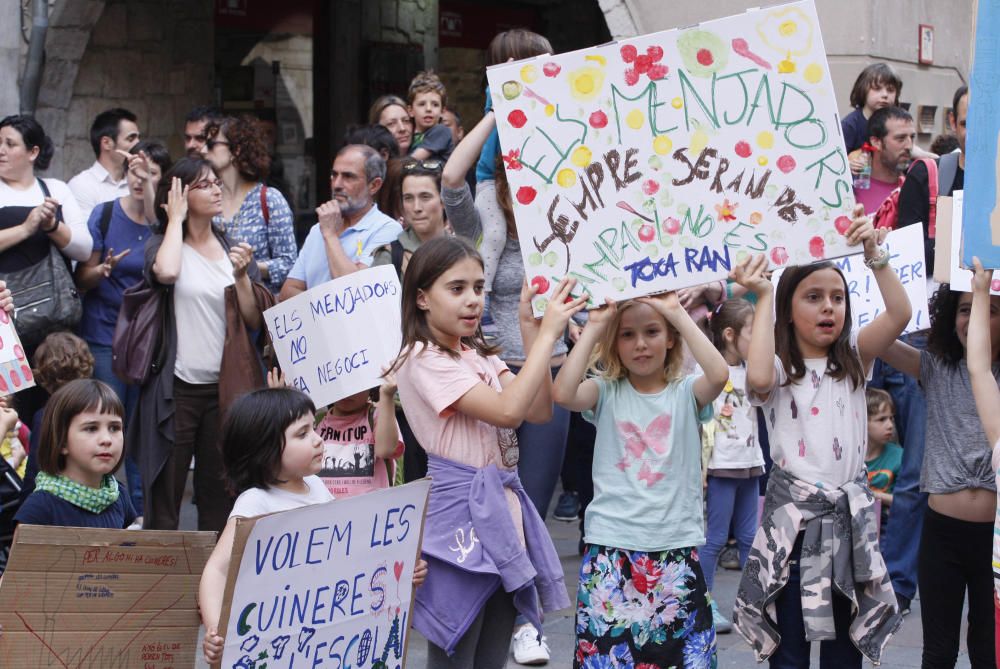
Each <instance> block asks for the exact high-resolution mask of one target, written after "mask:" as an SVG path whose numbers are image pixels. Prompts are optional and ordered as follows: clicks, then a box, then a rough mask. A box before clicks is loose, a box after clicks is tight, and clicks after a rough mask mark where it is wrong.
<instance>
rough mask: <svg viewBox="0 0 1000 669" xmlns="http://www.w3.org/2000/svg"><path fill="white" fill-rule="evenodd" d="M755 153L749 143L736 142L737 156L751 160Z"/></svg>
mask: <svg viewBox="0 0 1000 669" xmlns="http://www.w3.org/2000/svg"><path fill="white" fill-rule="evenodd" d="M752 153H753V149H751V148H750V144H749V143H748V142H736V155H737V156H739V157H740V158H749V157H750V154H752Z"/></svg>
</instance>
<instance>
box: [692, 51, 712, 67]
mask: <svg viewBox="0 0 1000 669" xmlns="http://www.w3.org/2000/svg"><path fill="white" fill-rule="evenodd" d="M695 58H697V59H698V62H699V63H701V64H702V65H704V66H705V67H708V66H709V65H711V64H712V63H714V62H715V56H713V55H712V52H711V51H709V50H708V49H698V54H697V55H696V56H695Z"/></svg>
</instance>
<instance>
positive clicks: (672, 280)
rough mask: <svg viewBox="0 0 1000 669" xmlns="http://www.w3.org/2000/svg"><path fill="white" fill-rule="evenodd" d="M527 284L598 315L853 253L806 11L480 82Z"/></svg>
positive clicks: (749, 17) (826, 79)
mask: <svg viewBox="0 0 1000 669" xmlns="http://www.w3.org/2000/svg"><path fill="white" fill-rule="evenodd" d="M487 77H488V79H489V82H490V93H491V97H492V102H493V107H494V108H495V109H496V118H497V130H498V132H499V136H500V144H501V153H502V157H503V161H504V166H505V172H506V176H507V180H508V182H509V183H510V192H511V195H512V197H513V207H514V214H515V218H516V222H517V229H518V236H519V238H520V240H521V252H522V256H523V258H522V259H523V261H524V265H525V272H526V275H527V278H528V280H529V282H531V283H533V284H534V285H536V286H537V287H538V297H536V298H535V300H534V302H533V307H534V309H535V311H536V312H541V311H544V309H545V306H546V305H547V299H548V298H550V297H551V291H552V290H554V287H555V286H556V284H557V283H558V281H559V279H560V278H561V277H563V276H565V275H567V274H568V275H570V276H572V277H575V278H576V279H577V280H578V282H579V285H580V289H581V290H586V291H587V292H589V294H590V296H591V297H592V298H593V301H594V303H595V304H600V303H602V302H603V301H604V298H605V297H612V298H614V299H616V300H622V299H626V298H630V297H637V296H641V295H647V294H650V293H655V292H661V291H664V290H669V289H676V288H683V287H685V286H693V285H697V284H703V283H705V282H707V281H711V280H713V279H720V278H724V277H725V276H726V275H727V274H728V273H729V271H730V269H731V268H732V266H733V264H734V263H737V262H739V261H740V260H741V259H742V258H744V257H746V256H748V255H750V254H754V253H761V252H764V253H766V254H767V257H768V259H769V261H770V263H771V266H772V267H782V266H785V265H791V264H804V263H809V262H815V261H816V260H819V259H824V258H833V257H838V256H842V255H845V254H847V253H850V250H849V248H848V246H847V243H846V240H845V238H844V236H843V233H844V231H845V230H846V229H847V227H848V226H849V225H850V211H851V209H852V207H853V205H854V194H853V191H852V188H851V176H850V171H849V169H848V164H847V158H846V154H845V151H844V141H843V139H842V137H841V130H840V117H839V115H838V107H837V98H836V96H835V94H834V90H833V85H832V82H831V78H830V70H829V66H828V64H827V60H826V53H825V50H824V47H823V37H822V35H821V34H820V23H819V20H818V18H817V16H816V8H815V6H814V4H813V2H811V1H803V2H794V3H791V4H788V5H779V6H774V7H767V8H764V9H757V10H751V11H748V12H746V13H745V14H741V15H738V16H732V17H728V18H723V19H718V20H715V21H708V22H705V23H701V24H699V25H697V26H694V27H690V28H683V29H676V30H669V31H664V32H659V33H653V34H650V35H643V36H641V37H635V38H630V39H628V40H623V41H620V42H615V43H612V44H605V45H602V46H596V47H592V48H588V49H582V50H579V51H574V52H571V53H564V54H558V55H555V56H548V55H546V56H538V57H537V58H533V59H530V60H522V61H518V62H513V63H505V64H502V65H496V66H494V67H491V68H489V69H488V70H487Z"/></svg>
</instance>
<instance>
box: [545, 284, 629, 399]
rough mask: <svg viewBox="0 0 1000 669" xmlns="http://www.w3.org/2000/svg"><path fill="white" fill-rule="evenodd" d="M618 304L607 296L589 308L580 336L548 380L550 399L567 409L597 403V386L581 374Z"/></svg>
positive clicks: (584, 371)
mask: <svg viewBox="0 0 1000 669" xmlns="http://www.w3.org/2000/svg"><path fill="white" fill-rule="evenodd" d="M617 311H618V305H617V304H615V302H613V301H611V300H610V299H609V300H607V304H605V306H603V307H601V308H600V309H592V310H591V311H590V312H589V315H588V318H587V324H586V325H585V326H583V331H582V332H581V333H580V338H579V339H577V340H576V344H575V345H574V346H573V350H572V351H570V352H569V357H567V358H566V362H564V363H563V366H562V368H561V369H560V370H559V373H558V374H557V375H556V380H555V382H554V383H553V384H552V399H554V400H555V402H556V404H558V405H559V406H561V407H563V408H565V409H569V410H570V411H590V410H592V409H593V408H594V407H596V406H597V400H598V399H599V390H598V387H597V384H596V383H595V382H594V381H593V380H592V379H586V378H584V375H585V374H586V373H587V366H588V364H589V363H590V356H591V354H592V353H593V351H594V348H595V347H596V346H597V343H598V342H599V341H600V340H601V337H603V336H604V334H605V333H606V332H607V329H608V327H609V325H610V323H611V321H613V320H614V317H615V313H616V312H617Z"/></svg>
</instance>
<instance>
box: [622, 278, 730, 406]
mask: <svg viewBox="0 0 1000 669" xmlns="http://www.w3.org/2000/svg"><path fill="white" fill-rule="evenodd" d="M639 301H640V302H642V303H644V304H648V305H649V306H650V307H652V308H653V309H655V310H656V311H658V312H660V314H662V315H663V317H664V318H666V319H667V322H668V323H670V324H671V325H672V326H673V327H674V329H675V330H677V334H679V335H680V337H681V339H682V340H683V341H684V343H685V344H687V346H688V349H689V350H690V351H691V355H693V356H694V359H695V362H697V363H698V366H699V367H701V370H702V374H701V376H699V377H698V378H697V379H696V380H695V382H694V396H695V399H696V400H697V401H698V408H699V409H701V408H703V407H704V406H705V405H707V404H710V403H711V402H712V401H713V400H714V399H715V398H716V397H718V396H719V393H721V392H722V388H723V387H724V386H725V385H726V381H728V380H729V365H727V364H726V359H725V358H723V357H722V354H721V353H719V349H717V348H715V346H713V345H712V342H710V341H709V340H708V337H706V336H705V333H704V332H702V330H701V328H699V327H698V326H697V325H695V323H694V321H693V320H691V315H690V314H688V312H687V310H686V309H685V308H684V307H682V306H681V301H680V298H678V297H677V293H675V292H673V291H671V292H669V293H663V294H661V295H656V296H653V297H640V298H639ZM675 346H680V342H677V343H676V344H675Z"/></svg>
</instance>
